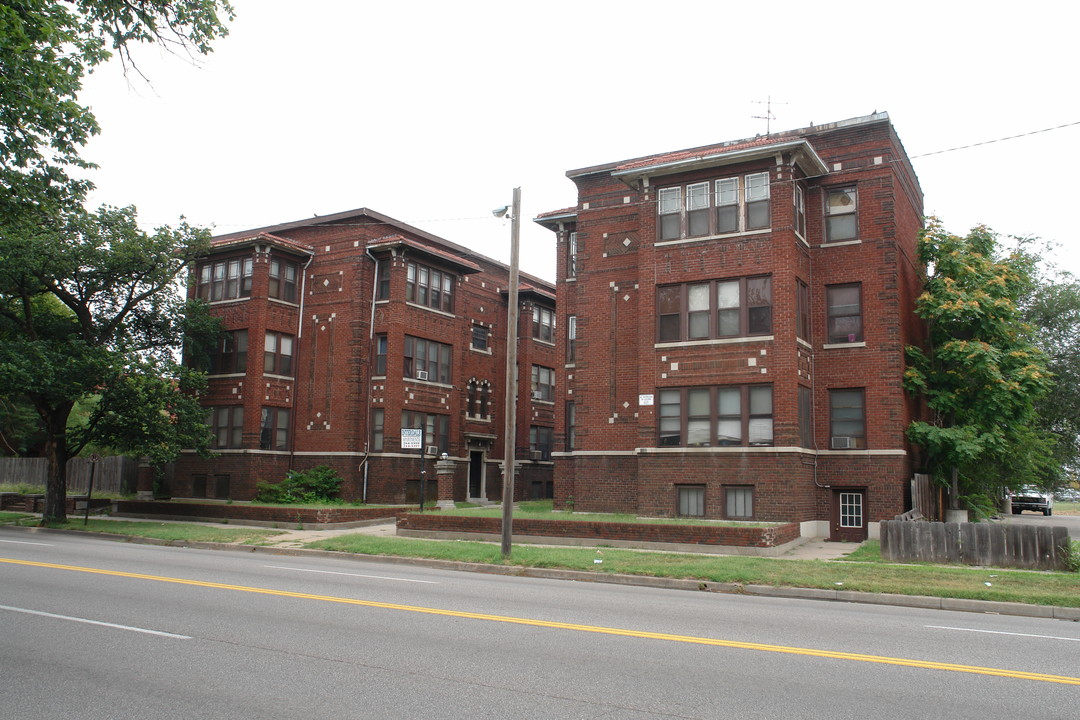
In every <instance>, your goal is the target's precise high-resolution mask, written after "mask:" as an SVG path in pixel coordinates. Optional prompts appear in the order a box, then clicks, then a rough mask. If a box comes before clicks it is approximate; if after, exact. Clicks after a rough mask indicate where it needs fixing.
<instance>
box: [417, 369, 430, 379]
mask: <svg viewBox="0 0 1080 720" xmlns="http://www.w3.org/2000/svg"><path fill="white" fill-rule="evenodd" d="M416 379H417V380H427V370H417V371H416Z"/></svg>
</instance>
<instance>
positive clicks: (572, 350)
mask: <svg viewBox="0 0 1080 720" xmlns="http://www.w3.org/2000/svg"><path fill="white" fill-rule="evenodd" d="M566 362H568V363H573V362H577V315H570V316H568V317H567V318H566Z"/></svg>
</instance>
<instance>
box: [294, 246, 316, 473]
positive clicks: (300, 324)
mask: <svg viewBox="0 0 1080 720" xmlns="http://www.w3.org/2000/svg"><path fill="white" fill-rule="evenodd" d="M314 259H315V253H312V254H311V255H309V256H308V259H307V262H306V263H304V267H302V268H301V269H300V309H299V311H298V312H297V317H296V345H295V347H294V348H293V372H296V371H297V369H298V368H299V367H300V338H302V337H303V336H304V297H305V295H306V294H307V293H306V290H307V270H308V268H309V267H311V262H312V261H313V260H314ZM295 387H296V383H295V382H294V383H293V388H294V392H293V396H294V398H293V399H294V400H295V395H296V393H295ZM294 406H295V403H294ZM292 425H293V427H291V428H290V429H289V430H290V432H289V470H292V469H293V459H294V458H295V457H296V413H293V416H292Z"/></svg>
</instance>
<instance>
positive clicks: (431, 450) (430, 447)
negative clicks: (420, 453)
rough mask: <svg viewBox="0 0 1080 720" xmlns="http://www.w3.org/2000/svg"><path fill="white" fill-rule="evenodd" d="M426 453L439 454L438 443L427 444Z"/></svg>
mask: <svg viewBox="0 0 1080 720" xmlns="http://www.w3.org/2000/svg"><path fill="white" fill-rule="evenodd" d="M427 454H428V455H438V454H439V446H438V445H428V446H427Z"/></svg>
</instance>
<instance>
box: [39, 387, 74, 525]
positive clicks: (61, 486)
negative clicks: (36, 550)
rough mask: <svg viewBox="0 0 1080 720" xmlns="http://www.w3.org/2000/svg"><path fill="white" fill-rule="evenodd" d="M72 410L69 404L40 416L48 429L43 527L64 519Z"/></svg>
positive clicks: (46, 436) (65, 515) (65, 518)
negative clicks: (68, 429) (68, 437)
mask: <svg viewBox="0 0 1080 720" xmlns="http://www.w3.org/2000/svg"><path fill="white" fill-rule="evenodd" d="M71 408H72V405H71V404H65V405H63V406H60V407H58V408H52V409H51V410H50V411H49V412H47V413H42V416H43V417H44V419H45V426H46V430H47V432H46V435H45V457H46V459H47V460H48V468H49V469H48V477H47V479H46V481H45V512H43V513H42V516H41V522H42V524H43V525H47V524H50V523H62V522H65V521H66V520H67V461H68V447H67V421H68V415H70V414H71Z"/></svg>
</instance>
